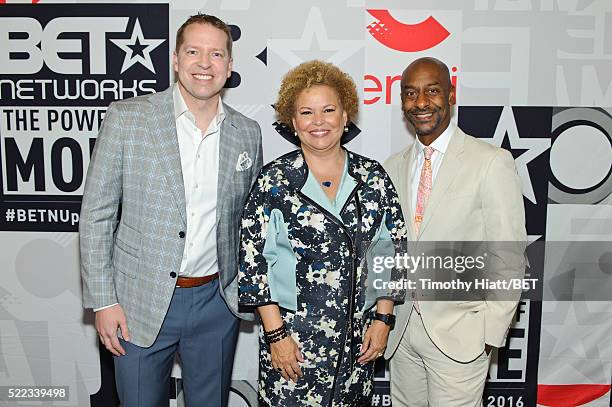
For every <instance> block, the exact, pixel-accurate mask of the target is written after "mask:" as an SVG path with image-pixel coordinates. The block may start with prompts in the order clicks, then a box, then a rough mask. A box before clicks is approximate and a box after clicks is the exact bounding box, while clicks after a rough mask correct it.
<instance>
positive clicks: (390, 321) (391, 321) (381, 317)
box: [374, 312, 395, 329]
mask: <svg viewBox="0 0 612 407" xmlns="http://www.w3.org/2000/svg"><path fill="white" fill-rule="evenodd" d="M374 320H375V321H381V322H384V323H385V324H386V325H388V326H389V327H390V328H391V329H393V327H394V326H395V315H393V314H379V313H378V312H375V313H374Z"/></svg>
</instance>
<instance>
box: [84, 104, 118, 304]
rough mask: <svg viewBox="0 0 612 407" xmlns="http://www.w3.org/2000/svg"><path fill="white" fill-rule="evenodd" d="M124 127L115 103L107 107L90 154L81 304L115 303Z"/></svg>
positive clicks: (86, 182)
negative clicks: (115, 245) (115, 243)
mask: <svg viewBox="0 0 612 407" xmlns="http://www.w3.org/2000/svg"><path fill="white" fill-rule="evenodd" d="M122 167H123V131H122V123H121V118H120V114H119V112H118V111H117V107H116V105H114V104H111V105H110V106H109V107H108V110H107V112H106V116H105V118H104V122H103V123H102V127H101V128H100V132H99V133H98V138H97V140H96V145H95V148H94V151H93V154H92V157H91V162H90V164H89V169H88V171H87V179H86V181H85V189H84V192H83V201H82V204H81V215H80V220H79V245H80V251H81V253H80V254H81V277H82V279H83V306H84V307H85V308H94V309H98V308H103V307H105V306H108V305H111V304H115V303H117V302H118V301H117V295H116V292H115V286H114V282H113V276H114V268H113V265H112V256H113V233H114V230H115V227H116V225H117V221H118V219H117V214H118V211H119V204H120V203H121V198H122V193H123V189H122V179H123V174H122Z"/></svg>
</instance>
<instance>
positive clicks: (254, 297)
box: [238, 171, 277, 307]
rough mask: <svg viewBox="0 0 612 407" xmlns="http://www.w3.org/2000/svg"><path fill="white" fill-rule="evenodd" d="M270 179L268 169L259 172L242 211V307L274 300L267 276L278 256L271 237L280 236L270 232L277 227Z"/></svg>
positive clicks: (240, 269)
mask: <svg viewBox="0 0 612 407" xmlns="http://www.w3.org/2000/svg"><path fill="white" fill-rule="evenodd" d="M270 182H271V180H270V177H269V176H268V175H267V174H265V171H262V172H260V174H259V176H258V178H257V180H256V181H255V184H254V185H253V188H252V189H251V192H250V194H249V197H248V198H247V203H246V205H245V208H244V211H243V213H242V220H241V224H240V254H239V269H238V303H239V304H240V305H241V306H246V307H257V306H261V305H266V304H272V303H275V301H274V299H273V295H272V292H271V289H270V281H269V276H268V269H269V265H268V261H269V260H270V261H273V259H274V258H275V257H276V250H275V247H276V244H275V243H276V242H275V241H272V240H270V239H275V236H276V235H277V233H270V232H274V231H275V230H276V229H277V225H275V224H273V223H272V222H271V220H272V219H273V217H272V216H271V215H272V211H271V207H270V194H271V189H272V186H271V184H270ZM266 243H267V244H266Z"/></svg>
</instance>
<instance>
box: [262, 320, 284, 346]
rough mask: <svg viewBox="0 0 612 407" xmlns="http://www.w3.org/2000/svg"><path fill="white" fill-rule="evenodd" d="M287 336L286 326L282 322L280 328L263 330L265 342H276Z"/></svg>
mask: <svg viewBox="0 0 612 407" xmlns="http://www.w3.org/2000/svg"><path fill="white" fill-rule="evenodd" d="M288 336H289V333H288V332H287V326H286V325H285V324H284V323H283V325H282V326H281V327H280V328H276V329H273V330H271V331H264V339H265V340H266V343H267V344H271V343H276V342H278V341H280V340H281V339H284V338H286V337H288Z"/></svg>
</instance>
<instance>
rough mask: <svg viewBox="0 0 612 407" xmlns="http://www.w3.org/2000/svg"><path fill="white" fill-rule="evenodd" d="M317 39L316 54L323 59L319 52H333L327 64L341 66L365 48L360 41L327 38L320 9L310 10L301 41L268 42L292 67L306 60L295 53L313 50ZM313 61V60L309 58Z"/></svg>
mask: <svg viewBox="0 0 612 407" xmlns="http://www.w3.org/2000/svg"><path fill="white" fill-rule="evenodd" d="M315 38H316V42H317V44H318V48H319V49H318V50H316V51H317V52H316V54H317V56H318V57H319V59H320V58H321V53H320V52H319V51H333V52H332V53H331V54H332V55H330V56H329V57H328V58H326V60H327V62H331V63H332V64H335V65H340V64H341V63H342V62H344V61H345V60H346V59H348V58H349V57H350V56H351V55H353V54H355V53H356V52H357V51H359V50H360V49H361V48H362V47H363V41H359V40H331V39H329V38H328V36H327V30H326V29H325V23H324V22H323V17H322V16H321V10H320V9H319V8H318V7H313V8H311V9H310V13H309V14H308V17H307V18H306V21H305V22H304V31H303V32H302V37H301V38H299V39H291V40H285V39H282V40H280V39H275V40H269V41H268V48H269V49H270V50H272V51H274V52H275V53H276V54H278V55H279V56H280V57H281V58H282V59H283V60H284V61H285V62H287V63H288V64H289V65H290V66H296V65H299V64H301V63H302V62H304V61H305V60H306V59H303V58H300V57H299V56H298V55H297V54H296V53H295V52H294V51H309V50H311V46H312V42H313V39H315ZM308 59H313V58H308Z"/></svg>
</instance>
